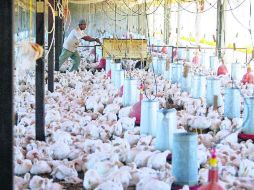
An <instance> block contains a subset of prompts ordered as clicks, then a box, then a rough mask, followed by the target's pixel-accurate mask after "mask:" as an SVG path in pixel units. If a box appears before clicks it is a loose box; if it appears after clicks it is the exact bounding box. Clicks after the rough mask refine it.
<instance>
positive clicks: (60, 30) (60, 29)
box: [55, 0, 63, 71]
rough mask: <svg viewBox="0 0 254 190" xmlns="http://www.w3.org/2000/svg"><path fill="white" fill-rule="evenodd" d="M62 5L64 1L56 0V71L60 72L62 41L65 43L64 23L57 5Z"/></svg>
mask: <svg viewBox="0 0 254 190" xmlns="http://www.w3.org/2000/svg"><path fill="white" fill-rule="evenodd" d="M58 2H59V3H60V4H62V0H55V7H56V12H55V22H56V23H55V70H56V71H59V69H60V68H59V56H60V54H61V50H62V41H63V21H62V18H61V17H60V16H59V10H58V8H57V3H58Z"/></svg>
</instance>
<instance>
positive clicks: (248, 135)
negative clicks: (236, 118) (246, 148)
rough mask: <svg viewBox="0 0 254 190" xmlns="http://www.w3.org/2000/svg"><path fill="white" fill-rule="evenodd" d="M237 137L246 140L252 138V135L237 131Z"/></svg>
mask: <svg viewBox="0 0 254 190" xmlns="http://www.w3.org/2000/svg"><path fill="white" fill-rule="evenodd" d="M238 138H239V139H240V140H244V141H247V140H249V139H251V140H254V135H252V134H244V133H239V134H238Z"/></svg>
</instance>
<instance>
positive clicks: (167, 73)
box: [163, 63, 172, 81]
mask: <svg viewBox="0 0 254 190" xmlns="http://www.w3.org/2000/svg"><path fill="white" fill-rule="evenodd" d="M163 77H164V79H167V80H169V81H171V77H172V63H170V64H169V65H168V68H166V66H165V70H164V73H163Z"/></svg>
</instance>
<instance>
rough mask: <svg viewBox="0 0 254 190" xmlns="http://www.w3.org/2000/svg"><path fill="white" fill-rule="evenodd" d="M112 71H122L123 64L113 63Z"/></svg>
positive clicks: (111, 65)
mask: <svg viewBox="0 0 254 190" xmlns="http://www.w3.org/2000/svg"><path fill="white" fill-rule="evenodd" d="M110 69H111V70H120V69H122V64H121V63H111V64H110Z"/></svg>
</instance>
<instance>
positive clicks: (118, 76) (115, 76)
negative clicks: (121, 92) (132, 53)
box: [112, 70, 124, 90]
mask: <svg viewBox="0 0 254 190" xmlns="http://www.w3.org/2000/svg"><path fill="white" fill-rule="evenodd" d="M112 81H113V84H114V87H115V89H117V90H118V89H119V88H120V87H121V86H122V85H123V83H124V70H112Z"/></svg>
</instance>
